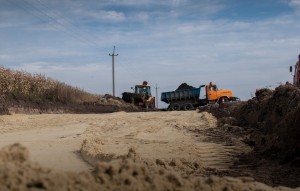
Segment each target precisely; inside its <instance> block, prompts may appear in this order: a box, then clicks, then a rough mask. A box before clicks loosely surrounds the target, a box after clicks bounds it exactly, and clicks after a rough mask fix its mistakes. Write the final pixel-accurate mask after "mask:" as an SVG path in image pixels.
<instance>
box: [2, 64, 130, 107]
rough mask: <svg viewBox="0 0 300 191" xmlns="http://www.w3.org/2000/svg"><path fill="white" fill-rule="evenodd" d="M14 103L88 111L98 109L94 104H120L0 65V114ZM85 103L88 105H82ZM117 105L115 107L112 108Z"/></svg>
mask: <svg viewBox="0 0 300 191" xmlns="http://www.w3.org/2000/svg"><path fill="white" fill-rule="evenodd" d="M15 105H17V106H18V107H27V106H28V105H30V107H37V106H42V107H45V106H51V107H52V108H53V106H54V107H55V105H56V106H57V105H59V106H60V107H62V106H70V105H72V106H74V105H81V106H83V105H84V106H85V108H84V109H82V108H80V111H82V110H88V109H91V111H92V112H101V111H100V110H99V107H98V108H95V106H100V105H101V106H105V105H110V106H111V105H113V106H117V107H118V108H120V107H123V106H124V103H123V102H122V100H121V99H119V98H116V97H112V96H100V95H95V94H91V93H88V92H85V91H84V90H81V89H79V88H75V87H72V86H70V85H67V84H65V83H62V82H59V81H56V80H53V79H51V78H48V77H45V76H44V75H42V74H30V73H28V72H24V71H14V70H11V69H7V68H4V67H2V66H0V113H7V108H8V107H11V106H15ZM87 106H88V107H89V108H86V107H87ZM91 106H93V108H91ZM76 107H77V106H76ZM126 107H127V106H126ZM128 107H129V106H128ZM118 108H116V107H115V108H114V109H113V111H115V110H118ZM68 110H69V111H70V109H68ZM71 110H72V109H71ZM104 110H105V111H104V112H111V110H110V111H107V109H104ZM121 110H122V109H121ZM85 112H88V111H85Z"/></svg>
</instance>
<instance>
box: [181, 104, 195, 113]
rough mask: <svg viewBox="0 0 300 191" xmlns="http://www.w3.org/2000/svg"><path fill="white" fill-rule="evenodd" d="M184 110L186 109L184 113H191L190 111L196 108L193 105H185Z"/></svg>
mask: <svg viewBox="0 0 300 191" xmlns="http://www.w3.org/2000/svg"><path fill="white" fill-rule="evenodd" d="M183 109H184V111H189V110H192V109H194V107H193V105H192V104H190V103H187V104H185V105H184V106H183Z"/></svg>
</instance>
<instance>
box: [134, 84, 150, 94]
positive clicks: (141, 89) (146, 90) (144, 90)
mask: <svg viewBox="0 0 300 191" xmlns="http://www.w3.org/2000/svg"><path fill="white" fill-rule="evenodd" d="M134 92H135V93H137V94H145V95H146V96H148V97H149V96H151V87H150V86H143V85H136V86H135V90H134Z"/></svg>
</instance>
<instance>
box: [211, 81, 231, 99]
mask: <svg viewBox="0 0 300 191" xmlns="http://www.w3.org/2000/svg"><path fill="white" fill-rule="evenodd" d="M205 90H206V99H207V101H208V103H216V102H219V103H220V102H228V101H230V98H231V97H233V94H232V91H231V90H226V89H221V90H219V89H218V87H217V86H216V85H215V84H213V83H212V82H210V83H209V84H208V85H206V87H205Z"/></svg>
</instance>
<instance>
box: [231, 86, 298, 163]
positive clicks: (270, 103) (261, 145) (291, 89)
mask: <svg viewBox="0 0 300 191" xmlns="http://www.w3.org/2000/svg"><path fill="white" fill-rule="evenodd" d="M257 95H259V98H258V99H252V100H249V101H248V102H246V103H244V104H243V105H242V106H241V107H240V108H239V109H238V112H236V113H235V117H236V118H237V119H238V121H239V123H240V125H241V126H248V127H254V128H257V129H258V130H259V131H258V132H257V133H255V134H253V135H252V136H251V138H250V139H251V142H252V143H253V144H254V146H255V149H254V150H255V152H257V153H259V154H260V155H263V156H264V157H266V158H269V159H272V160H278V161H280V162H282V163H288V164H292V165H295V166H298V167H300V141H299V137H300V89H299V88H297V87H295V86H293V85H291V84H286V85H281V86H279V87H277V88H276V89H275V90H274V91H272V92H270V91H269V90H268V91H264V92H258V93H257ZM262 95H263V96H262Z"/></svg>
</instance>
